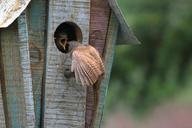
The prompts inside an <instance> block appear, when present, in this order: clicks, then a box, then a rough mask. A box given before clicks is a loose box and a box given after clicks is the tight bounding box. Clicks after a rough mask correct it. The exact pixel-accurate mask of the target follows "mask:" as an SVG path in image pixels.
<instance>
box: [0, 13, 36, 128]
mask: <svg viewBox="0 0 192 128" xmlns="http://www.w3.org/2000/svg"><path fill="white" fill-rule="evenodd" d="M27 34H28V30H27V26H26V17H25V14H24V13H23V14H22V15H21V17H20V18H19V19H18V22H14V23H13V24H12V25H11V26H10V27H8V28H6V29H1V38H0V39H1V53H2V61H3V65H2V68H3V70H4V74H3V75H4V78H3V81H4V82H3V84H4V85H3V86H4V87H5V89H4V90H3V91H6V92H4V94H5V95H4V97H3V98H4V99H5V100H6V103H7V104H6V105H4V106H6V113H5V114H6V121H7V123H6V124H7V127H8V128H13V127H14V128H33V127H34V109H33V108H34V104H33V95H32V82H31V74H30V60H29V49H28V35H27Z"/></svg>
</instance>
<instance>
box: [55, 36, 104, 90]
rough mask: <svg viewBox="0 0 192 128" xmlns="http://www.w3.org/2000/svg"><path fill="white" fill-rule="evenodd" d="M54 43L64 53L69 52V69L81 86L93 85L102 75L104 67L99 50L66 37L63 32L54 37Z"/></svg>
mask: <svg viewBox="0 0 192 128" xmlns="http://www.w3.org/2000/svg"><path fill="white" fill-rule="evenodd" d="M56 45H57V46H60V49H61V48H62V49H61V50H62V51H63V53H65V54H70V57H71V60H72V62H71V69H70V72H71V73H74V76H75V80H76V82H77V83H79V82H80V83H81V85H83V86H92V85H94V84H95V83H96V82H97V81H98V80H99V79H100V77H102V76H103V75H104V72H105V68H104V64H103V61H102V58H101V56H100V54H99V52H98V51H97V50H96V49H95V48H94V47H93V46H91V45H89V44H82V43H80V42H79V41H76V40H72V39H68V35H67V34H65V33H62V34H60V35H59V36H58V37H57V38H56Z"/></svg>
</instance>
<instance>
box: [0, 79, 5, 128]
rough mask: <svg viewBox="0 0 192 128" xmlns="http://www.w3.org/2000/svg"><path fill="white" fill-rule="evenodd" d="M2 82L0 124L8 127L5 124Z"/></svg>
mask: <svg viewBox="0 0 192 128" xmlns="http://www.w3.org/2000/svg"><path fill="white" fill-rule="evenodd" d="M1 88H2V83H1V82H0V126H1V128H6V124H5V113H4V107H3V103H4V102H3V98H2V93H1V92H2V90H1Z"/></svg>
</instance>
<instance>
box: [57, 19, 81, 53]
mask: <svg viewBox="0 0 192 128" xmlns="http://www.w3.org/2000/svg"><path fill="white" fill-rule="evenodd" d="M63 35H66V36H67V41H79V42H82V38H83V35H82V31H81V29H80V27H79V26H78V25H77V24H75V23H74V22H64V23H61V24H60V25H59V26H58V27H57V29H56V30H55V33H54V39H55V44H56V46H57V48H58V49H59V51H61V52H63V53H64V50H63V47H62V46H61V45H60V43H59V41H61V40H60V38H61V36H63Z"/></svg>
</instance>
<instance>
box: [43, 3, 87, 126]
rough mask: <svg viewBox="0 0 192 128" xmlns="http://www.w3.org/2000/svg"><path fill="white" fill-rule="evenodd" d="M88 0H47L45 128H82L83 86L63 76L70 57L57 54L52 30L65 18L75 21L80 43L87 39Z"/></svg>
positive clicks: (65, 19)
mask: <svg viewBox="0 0 192 128" xmlns="http://www.w3.org/2000/svg"><path fill="white" fill-rule="evenodd" d="M89 17H90V1H89V0H78V1H77V0H57V1H55V0H50V1H49V14H48V35H47V43H48V44H47V53H46V72H45V75H46V78H45V100H44V102H45V106H44V108H45V110H44V127H45V128H53V127H55V128H64V127H66V128H74V127H75V128H84V127H85V109H86V108H85V104H86V91H85V90H86V89H85V88H84V87H82V86H81V85H78V84H76V82H75V80H74V79H66V78H65V77H64V69H66V68H69V67H70V57H67V55H64V54H63V53H61V52H60V51H59V50H58V49H57V48H56V46H55V43H54V38H53V35H54V31H55V30H56V28H57V27H58V26H59V25H60V24H61V23H63V22H65V21H71V22H74V23H76V24H77V25H78V26H79V27H80V28H81V30H82V33H83V43H84V44H87V43H88V40H89Z"/></svg>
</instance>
